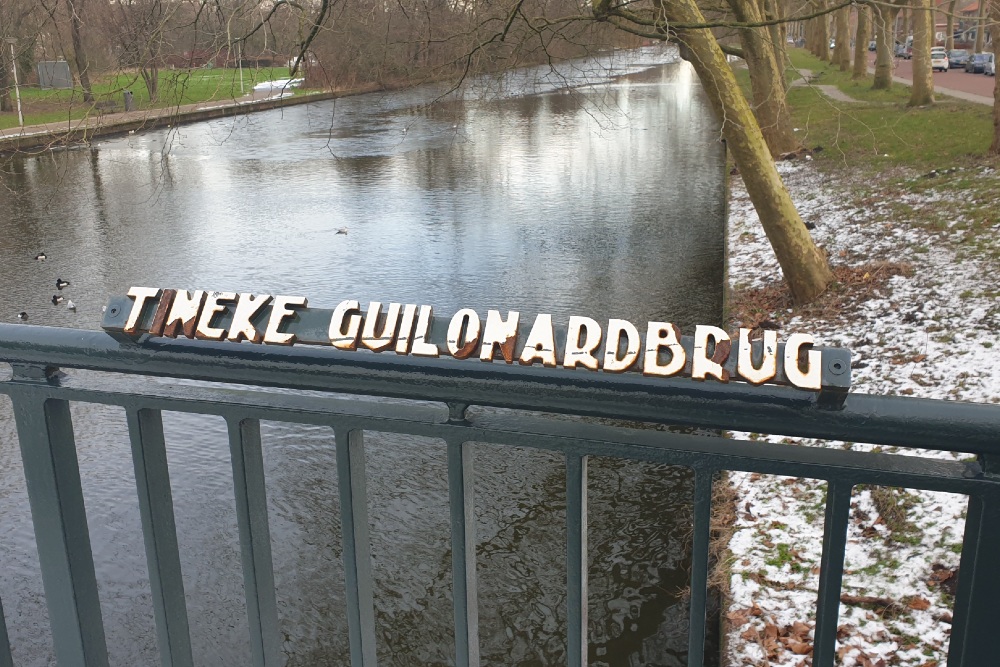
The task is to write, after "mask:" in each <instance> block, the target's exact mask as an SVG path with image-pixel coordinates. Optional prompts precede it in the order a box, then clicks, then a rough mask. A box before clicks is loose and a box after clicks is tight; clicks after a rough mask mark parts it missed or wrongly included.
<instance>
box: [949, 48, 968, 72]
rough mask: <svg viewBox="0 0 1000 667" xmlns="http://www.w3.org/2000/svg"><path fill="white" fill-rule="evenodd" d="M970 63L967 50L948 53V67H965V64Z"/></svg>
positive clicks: (953, 50) (955, 50)
mask: <svg viewBox="0 0 1000 667" xmlns="http://www.w3.org/2000/svg"><path fill="white" fill-rule="evenodd" d="M968 61H969V52H968V51H966V50H965V49H952V50H951V51H949V52H948V66H949V67H953V68H954V67H965V63H967V62H968Z"/></svg>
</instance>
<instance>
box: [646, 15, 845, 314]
mask: <svg viewBox="0 0 1000 667" xmlns="http://www.w3.org/2000/svg"><path fill="white" fill-rule="evenodd" d="M660 9H662V11H663V12H664V15H665V17H666V18H667V19H668V20H669V21H671V22H672V23H703V22H704V21H705V18H704V17H703V16H702V13H701V10H699V9H698V7H697V6H696V5H695V4H694V0H670V2H669V3H664V4H661V5H660ZM677 38H678V41H679V42H680V43H681V46H682V54H683V55H685V56H686V57H687V59H688V60H689V61H690V62H691V64H692V65H693V66H694V68H695V71H696V72H697V73H698V76H699V77H700V78H701V82H702V85H703V86H704V88H705V91H706V93H707V94H708V98H709V100H710V102H711V104H712V107H713V108H714V110H715V112H716V114H717V115H718V116H719V118H720V120H721V121H722V136H723V137H724V138H725V140H726V146H727V147H728V149H729V151H730V152H731V153H732V156H733V160H734V161H735V162H736V165H737V167H739V170H740V173H741V174H742V175H743V182H744V183H745V184H746V188H747V193H748V194H749V196H750V200H751V201H752V202H753V205H754V208H755V209H756V211H757V215H758V217H759V218H760V221H761V224H762V226H763V227H764V232H765V233H766V234H767V238H768V240H769V241H770V243H771V247H772V248H773V249H774V253H775V256H776V257H777V259H778V263H779V264H780V265H781V270H782V272H783V273H784V277H785V281H786V282H787V284H788V286H789V289H790V291H791V293H792V298H793V299H794V300H795V301H796V302H798V303H806V302H809V301H812V300H813V299H815V298H816V297H817V296H819V295H820V294H821V293H822V292H823V291H824V290H826V288H827V285H829V284H830V283H831V282H832V281H833V273H832V272H831V271H830V268H829V266H828V264H827V261H826V257H825V256H824V255H823V253H822V252H821V251H820V250H819V248H817V247H816V244H815V243H813V240H812V237H811V236H809V231H808V230H807V229H806V227H805V225H804V224H803V222H802V218H801V217H800V216H799V214H798V211H796V210H795V205H794V204H793V203H792V198H791V196H790V195H789V194H788V190H787V189H785V186H784V184H783V183H782V182H781V177H780V176H779V175H778V171H777V169H776V167H775V165H774V160H772V159H771V155H770V152H769V151H768V148H767V144H766V142H765V141H764V136H763V134H761V131H760V127H759V126H758V125H757V121H756V119H755V118H754V115H753V112H752V111H751V110H750V105H749V104H748V103H747V100H746V97H744V95H743V93H742V92H741V91H740V88H739V86H738V85H737V83H736V78H735V77H734V76H733V72H732V69H730V67H729V63H728V62H726V56H725V55H724V54H723V53H722V49H721V48H719V43H718V42H717V41H716V40H715V37H714V36H713V35H712V33H711V31H710V30H706V29H701V30H678V31H677Z"/></svg>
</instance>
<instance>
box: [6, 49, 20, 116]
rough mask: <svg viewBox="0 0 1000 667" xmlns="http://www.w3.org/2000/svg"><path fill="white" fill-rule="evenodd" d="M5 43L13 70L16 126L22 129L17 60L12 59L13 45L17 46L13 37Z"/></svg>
mask: <svg viewBox="0 0 1000 667" xmlns="http://www.w3.org/2000/svg"><path fill="white" fill-rule="evenodd" d="M7 43H8V44H10V67H11V69H12V70H14V98H15V99H16V100H17V124H18V125H19V126H21V127H24V114H23V113H21V89H20V87H19V86H18V85H17V58H15V57H14V45H15V44H17V40H16V39H14V38H13V37H8V38H7Z"/></svg>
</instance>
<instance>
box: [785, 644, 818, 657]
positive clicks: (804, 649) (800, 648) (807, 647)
mask: <svg viewBox="0 0 1000 667" xmlns="http://www.w3.org/2000/svg"><path fill="white" fill-rule="evenodd" d="M788 648H789V649H791V651H792V653H794V654H795V655H809V654H810V653H812V650H813V647H812V644H806V643H805V642H792V643H790V644H789V645H788Z"/></svg>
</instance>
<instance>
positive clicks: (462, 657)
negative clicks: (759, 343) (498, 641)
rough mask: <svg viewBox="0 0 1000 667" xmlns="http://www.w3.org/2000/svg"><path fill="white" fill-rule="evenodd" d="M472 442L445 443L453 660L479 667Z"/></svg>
mask: <svg viewBox="0 0 1000 667" xmlns="http://www.w3.org/2000/svg"><path fill="white" fill-rule="evenodd" d="M472 447H473V446H472V444H471V443H463V442H449V443H448V500H449V509H450V512H451V570H452V575H451V576H452V589H453V590H452V597H453V598H454V601H455V660H456V665H458V667H479V594H478V587H477V579H476V530H475V526H476V517H475V506H474V491H473V482H474V478H475V477H474V470H473V463H472V452H473V449H472Z"/></svg>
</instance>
